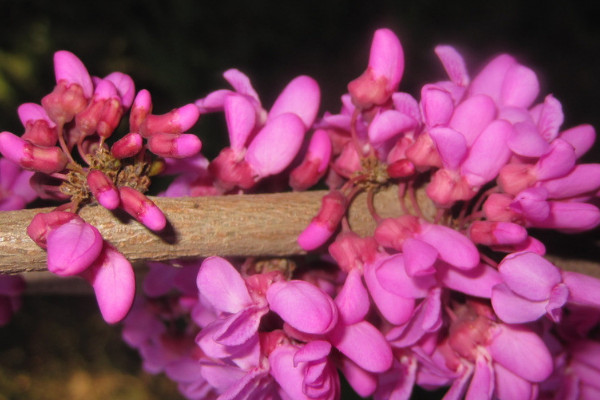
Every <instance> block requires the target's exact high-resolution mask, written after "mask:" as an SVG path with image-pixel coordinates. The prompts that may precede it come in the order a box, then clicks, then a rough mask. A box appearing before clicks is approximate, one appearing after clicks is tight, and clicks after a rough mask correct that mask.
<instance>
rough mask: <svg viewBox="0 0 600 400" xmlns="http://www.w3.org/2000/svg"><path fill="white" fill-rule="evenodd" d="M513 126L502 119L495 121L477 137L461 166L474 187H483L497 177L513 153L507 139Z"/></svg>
mask: <svg viewBox="0 0 600 400" xmlns="http://www.w3.org/2000/svg"><path fill="white" fill-rule="evenodd" d="M513 132H514V129H513V126H512V125H511V124H510V123H508V122H506V121H504V120H501V119H498V120H495V121H493V122H492V123H491V124H489V125H488V126H487V127H486V128H485V129H484V131H483V132H482V133H481V134H480V135H479V136H478V137H477V139H475V142H474V143H473V145H472V146H471V149H470V150H469V156H468V157H467V159H466V160H465V162H464V163H463V164H462V166H461V174H462V175H463V176H465V178H466V179H467V182H469V184H470V185H471V186H473V187H481V186H483V185H484V184H486V183H488V182H490V181H492V180H493V179H495V178H496V176H497V175H498V173H499V172H500V169H501V168H502V167H503V166H504V165H505V164H506V163H507V162H508V160H509V158H510V157H511V155H512V152H511V150H510V149H509V148H508V145H507V141H508V139H509V138H510V137H511V136H512V134H513Z"/></svg>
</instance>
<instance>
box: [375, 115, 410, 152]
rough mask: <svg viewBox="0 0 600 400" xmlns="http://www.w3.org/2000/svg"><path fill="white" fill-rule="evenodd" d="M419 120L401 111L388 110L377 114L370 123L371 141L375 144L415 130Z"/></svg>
mask: <svg viewBox="0 0 600 400" xmlns="http://www.w3.org/2000/svg"><path fill="white" fill-rule="evenodd" d="M417 125H418V122H417V121H416V120H415V119H414V118H412V117H410V116H408V115H406V114H403V113H401V112H399V111H396V110H386V111H383V112H382V113H380V114H377V115H376V116H375V118H373V121H371V124H370V125H369V141H370V142H371V143H373V144H378V143H383V142H385V141H386V140H389V139H392V138H393V137H395V136H397V135H399V134H400V133H403V132H407V131H410V130H413V129H415V128H416V127H417Z"/></svg>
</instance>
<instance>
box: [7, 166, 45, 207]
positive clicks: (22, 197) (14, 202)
mask: <svg viewBox="0 0 600 400" xmlns="http://www.w3.org/2000/svg"><path fill="white" fill-rule="evenodd" d="M32 175H33V172H31V171H23V170H22V169H21V168H20V167H19V166H18V165H17V164H15V163H14V162H12V161H10V160H8V159H6V158H0V210H1V211H10V210H20V209H22V208H24V207H25V205H26V204H27V203H29V202H30V201H33V200H34V199H35V198H36V197H37V194H36V192H35V191H34V190H33V188H32V187H31V184H30V183H29V180H30V179H31V176H32Z"/></svg>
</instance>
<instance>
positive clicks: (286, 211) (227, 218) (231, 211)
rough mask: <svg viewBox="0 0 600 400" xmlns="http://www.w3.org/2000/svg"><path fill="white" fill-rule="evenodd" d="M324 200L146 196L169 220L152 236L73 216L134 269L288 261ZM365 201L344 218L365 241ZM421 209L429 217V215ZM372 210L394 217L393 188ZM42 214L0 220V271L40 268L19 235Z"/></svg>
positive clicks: (104, 217) (316, 196) (134, 227)
mask: <svg viewBox="0 0 600 400" xmlns="http://www.w3.org/2000/svg"><path fill="white" fill-rule="evenodd" d="M325 193H327V192H324V191H315V192H297V193H278V194H263V195H239V196H222V197H194V198H177V199H173V198H164V197H160V198H159V197H154V198H152V200H153V201H154V202H156V204H157V205H158V206H159V207H160V208H161V210H163V212H164V213H165V215H166V216H167V219H168V221H169V223H168V225H167V227H166V228H165V229H164V230H163V231H162V232H159V233H155V232H152V231H150V230H148V229H147V228H145V227H144V226H143V225H141V224H140V223H138V222H137V221H135V220H134V219H133V218H131V217H129V216H128V215H127V214H125V213H122V212H116V213H115V212H110V211H108V210H106V209H104V208H103V207H100V206H87V207H84V208H83V209H82V210H81V212H80V216H81V217H82V218H83V219H85V220H86V221H87V222H89V223H91V224H92V225H94V226H96V227H97V228H98V230H99V231H100V233H101V234H102V236H103V237H104V238H105V239H106V240H108V241H109V242H111V243H112V244H113V245H115V246H116V247H117V248H118V249H119V251H121V252H122V253H123V254H124V255H125V256H126V257H127V258H128V259H129V260H130V261H132V262H134V263H135V262H138V261H144V260H156V261H160V260H168V259H174V258H184V257H207V256H212V255H220V256H224V257H225V256H290V255H297V254H303V251H302V249H301V248H300V247H299V246H298V244H297V242H296V238H297V237H298V235H299V234H300V232H302V230H303V229H304V228H305V227H306V226H307V225H308V223H309V222H310V220H311V219H312V218H313V217H314V216H315V215H316V214H317V212H318V210H319V207H320V205H321V197H322V196H323V195H324V194H325ZM366 198H367V196H366V195H365V194H361V195H359V196H358V197H357V198H356V199H355V200H354V201H353V202H352V205H351V207H350V211H349V221H350V225H351V227H352V229H353V230H354V231H356V232H357V233H359V234H361V235H367V234H370V233H372V232H373V229H374V228H375V222H374V220H373V218H372V217H371V215H370V214H369V211H368V209H367V201H366ZM419 200H420V201H421V203H423V204H426V203H425V201H424V200H422V199H419ZM425 208H426V210H425V212H426V213H427V212H428V213H429V216H431V212H432V211H433V209H432V208H431V207H425ZM375 209H376V211H377V212H378V213H379V215H380V216H382V217H392V216H399V215H401V214H402V211H401V209H400V205H399V202H398V197H397V188H396V187H389V188H388V189H386V190H382V191H380V192H379V193H377V194H376V195H375ZM48 211H51V209H50V208H48V209H35V210H21V211H9V212H2V213H0V271H1V272H4V273H17V272H26V271H41V270H44V269H45V268H46V252H45V251H44V250H42V249H41V248H40V247H39V246H37V245H36V244H35V243H34V242H33V241H32V240H31V239H30V238H29V236H27V233H26V228H27V226H28V225H29V222H30V221H31V219H32V218H33V216H34V215H35V214H37V213H39V212H48Z"/></svg>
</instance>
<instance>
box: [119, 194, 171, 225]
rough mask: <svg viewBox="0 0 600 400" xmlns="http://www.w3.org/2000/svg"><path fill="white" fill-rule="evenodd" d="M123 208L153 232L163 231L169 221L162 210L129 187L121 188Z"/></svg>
mask: <svg viewBox="0 0 600 400" xmlns="http://www.w3.org/2000/svg"><path fill="white" fill-rule="evenodd" d="M119 195H120V197H121V207H122V208H123V209H124V210H125V211H126V212H127V213H128V214H129V215H131V216H132V217H133V218H135V219H136V220H138V221H139V222H141V223H142V224H144V225H145V226H147V227H148V228H149V229H152V230H153V231H160V230H161V229H163V228H164V227H165V226H166V224H167V220H166V218H165V215H164V214H163V213H162V211H161V210H160V208H158V207H157V206H156V204H154V203H153V202H152V201H151V200H150V199H149V198H147V197H146V196H144V195H143V194H142V193H140V192H138V191H137V190H135V189H132V188H130V187H127V186H122V187H120V188H119Z"/></svg>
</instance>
